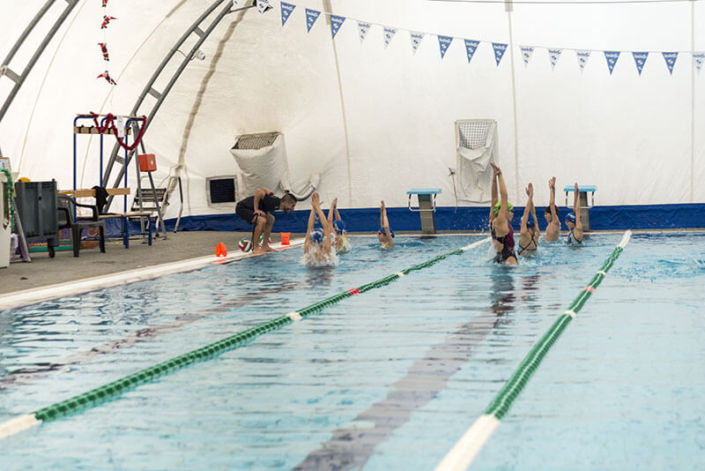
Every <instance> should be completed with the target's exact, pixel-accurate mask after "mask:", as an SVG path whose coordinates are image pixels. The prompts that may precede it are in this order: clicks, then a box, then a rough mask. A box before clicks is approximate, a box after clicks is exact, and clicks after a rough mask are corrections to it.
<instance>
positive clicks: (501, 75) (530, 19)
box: [0, 0, 705, 214]
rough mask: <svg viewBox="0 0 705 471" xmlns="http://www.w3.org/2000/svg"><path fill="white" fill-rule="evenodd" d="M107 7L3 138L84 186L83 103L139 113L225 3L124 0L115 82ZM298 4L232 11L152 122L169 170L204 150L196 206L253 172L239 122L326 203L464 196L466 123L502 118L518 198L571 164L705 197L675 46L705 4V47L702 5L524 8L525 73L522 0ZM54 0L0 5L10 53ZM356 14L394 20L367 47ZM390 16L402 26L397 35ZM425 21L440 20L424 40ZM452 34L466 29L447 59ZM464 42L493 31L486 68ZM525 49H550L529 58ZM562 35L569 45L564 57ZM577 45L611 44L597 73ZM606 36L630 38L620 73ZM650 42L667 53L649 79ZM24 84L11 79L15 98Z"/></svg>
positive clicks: (618, 188) (641, 186)
mask: <svg viewBox="0 0 705 471" xmlns="http://www.w3.org/2000/svg"><path fill="white" fill-rule="evenodd" d="M98 3H99V2H85V1H84V2H81V4H80V5H79V6H78V7H77V8H76V10H77V11H76V12H75V14H74V15H72V18H71V19H70V22H71V24H70V25H67V27H66V28H64V29H63V30H62V31H60V32H59V34H58V35H57V37H56V38H55V40H54V41H53V42H52V44H51V46H50V47H49V48H48V49H47V51H46V53H45V54H44V56H43V57H42V60H41V61H40V63H39V64H38V65H37V67H36V69H35V70H34V71H33V73H32V75H31V79H30V80H29V81H28V82H27V84H26V85H25V87H24V88H23V90H22V92H21V94H20V96H18V98H17V99H16V100H15V103H14V104H13V106H12V108H11V109H10V112H9V113H8V115H7V116H6V118H5V119H4V120H3V122H2V123H0V147H2V149H3V151H4V153H5V154H7V155H9V156H11V157H12V159H13V165H15V167H19V169H20V171H21V173H22V174H23V175H26V176H28V177H30V178H32V179H34V180H40V179H46V178H52V177H53V178H56V179H57V180H59V185H60V186H62V187H69V186H70V185H71V152H72V151H71V149H72V147H71V146H72V134H71V121H72V119H73V115H74V114H75V113H79V112H80V113H84V112H87V111H97V112H108V111H110V112H113V113H123V114H126V113H128V112H129V111H130V108H131V107H132V105H133V103H134V102H135V100H136V98H137V96H138V94H139V92H140V91H141V89H142V87H143V86H144V84H145V83H146V82H147V80H148V79H149V77H150V76H151V74H152V71H153V68H154V67H155V66H156V64H158V63H159V62H160V61H161V59H162V57H163V55H164V54H165V53H166V52H167V51H168V49H169V48H170V47H171V46H172V44H173V43H174V42H175V41H176V39H177V38H178V37H179V36H180V35H181V33H182V32H183V30H184V29H185V28H186V27H187V26H188V25H190V24H191V22H192V21H193V20H194V19H195V18H196V17H197V16H198V15H199V14H200V12H201V11H203V9H205V7H206V6H207V5H209V4H210V3H211V2H209V1H205V0H189V1H187V2H184V1H177V0H169V1H163V0H160V1H156V0H153V1H138V0H120V1H119V2H118V1H114V2H111V4H110V5H111V11H112V14H113V16H117V17H118V21H116V22H114V23H113V24H111V28H110V29H109V31H108V33H107V34H108V36H107V37H108V40H109V46H110V52H111V62H110V64H109V66H110V71H111V74H112V75H114V76H115V77H116V79H117V80H118V86H117V87H115V89H114V91H113V93H112V94H111V93H109V92H110V91H111V90H110V87H109V86H107V84H105V83H104V82H101V81H99V80H96V79H95V76H96V75H98V74H99V73H101V72H102V71H103V69H104V66H103V63H102V61H101V60H100V59H101V58H100V53H99V49H98V46H97V45H96V44H95V43H96V42H98V41H100V40H102V38H103V33H101V32H100V30H99V20H100V17H101V15H102V11H101V8H100V7H99V6H98ZM291 3H294V4H296V5H297V7H296V9H295V10H294V13H293V14H292V16H291V18H290V19H289V20H288V22H287V23H286V25H285V26H284V27H283V28H282V26H281V17H280V12H279V8H278V3H277V4H276V5H277V7H276V8H275V9H274V10H273V11H270V12H268V13H267V14H265V15H261V16H260V15H258V14H257V13H256V12H255V11H254V10H249V11H248V12H247V13H246V14H244V15H243V16H242V18H241V21H239V23H237V24H236V25H235V24H234V22H237V21H238V16H237V15H235V14H233V15H231V16H229V17H227V19H226V20H224V21H223V23H222V24H221V25H220V26H219V28H218V29H217V30H216V31H215V32H214V33H213V34H212V35H211V37H210V38H209V39H208V40H207V42H206V44H205V45H204V47H203V51H204V52H205V53H206V55H207V58H206V60H204V61H198V60H194V61H192V62H191V64H190V65H189V67H188V68H187V69H186V71H185V73H184V74H183V75H182V77H181V79H180V80H179V82H177V85H176V87H175V88H174V90H173V91H172V93H171V94H170V95H169V98H168V99H167V100H166V102H165V104H164V106H163V107H162V109H161V111H160V112H159V114H158V115H157V118H156V120H155V122H154V123H153V124H152V127H151V128H150V130H149V131H148V134H147V137H146V143H147V147H148V151H151V152H155V153H156V154H157V155H158V159H159V166H160V174H159V175H158V178H157V180H160V179H161V178H162V177H163V176H164V175H165V174H166V173H167V172H168V170H169V168H170V167H171V166H173V165H176V164H177V163H178V162H179V159H180V158H181V159H182V160H183V162H184V164H185V174H186V175H188V177H189V178H188V180H187V182H186V183H187V185H186V187H187V189H188V201H187V203H188V204H187V209H186V212H185V214H204V213H212V212H214V210H213V209H211V208H208V207H207V205H206V204H205V195H204V191H203V190H204V188H205V181H204V178H205V177H207V176H212V175H228V174H233V173H235V172H236V171H237V167H236V165H235V162H234V159H233V158H232V157H231V155H230V153H229V148H230V146H231V145H232V143H233V142H234V138H235V136H236V135H238V134H242V133H252V132H263V131H270V130H279V131H282V132H283V133H284V134H285V136H286V143H287V150H288V156H289V164H290V167H291V172H292V177H293V179H294V181H295V182H298V183H300V184H303V183H305V182H306V181H307V179H308V176H309V175H310V174H311V173H321V174H322V183H321V187H320V191H321V193H322V196H323V199H324V200H326V201H328V200H329V199H330V198H332V197H333V196H339V197H340V203H341V205H342V206H343V207H351V206H352V207H370V206H376V205H377V204H379V200H380V199H385V200H386V201H387V204H388V205H390V206H403V205H405V204H406V195H405V192H406V190H407V189H409V188H411V187H419V186H425V187H441V188H442V189H443V194H442V196H441V199H440V204H441V205H453V204H455V200H454V198H453V186H452V182H451V180H450V178H449V176H448V167H455V166H456V163H455V139H454V134H453V122H454V121H455V120H457V119H463V118H494V119H496V120H497V121H498V123H499V151H500V163H501V164H502V166H503V169H504V172H505V175H506V176H507V177H508V178H507V180H508V186H509V193H510V198H511V199H512V200H514V201H515V202H517V204H523V201H524V198H523V188H524V186H525V185H526V183H527V182H528V181H533V182H534V184H535V186H536V188H537V192H536V193H537V196H536V199H537V203H538V204H544V203H545V202H546V201H547V199H548V194H547V187H546V181H547V180H548V178H549V177H550V176H551V175H556V176H557V177H558V181H559V186H560V187H561V188H562V186H563V185H566V184H571V183H572V182H574V181H576V180H577V181H578V182H581V183H585V184H595V185H597V186H598V192H597V194H596V201H597V203H598V204H654V203H687V202H705V189H704V188H703V186H702V185H701V184H699V182H702V181H703V179H704V178H705V133H703V132H702V131H700V129H702V128H703V125H705V70H703V71H701V72H700V73H699V74H697V73H693V70H692V65H691V55H690V54H686V53H684V52H681V54H680V55H679V57H678V61H677V63H676V66H675V69H674V70H673V74H672V75H669V73H668V70H667V68H666V65H665V62H664V59H663V57H661V51H690V49H691V21H692V20H693V19H694V21H695V25H696V28H700V29H698V30H696V32H695V50H696V51H697V50H701V51H702V50H705V33H704V32H703V31H702V27H701V26H700V25H703V24H705V22H704V20H705V6H703V4H702V3H696V4H690V3H689V2H681V3H678V2H676V3H660V4H651V5H645V4H622V5H614V4H613V5H584V4H575V5H516V6H515V9H514V12H513V13H512V14H511V23H512V32H513V44H514V51H513V52H514V57H513V60H514V69H515V70H514V80H512V55H511V54H510V51H509V50H508V51H507V52H506V54H505V56H504V58H503V59H502V62H501V64H500V65H499V67H497V66H496V65H495V62H494V57H493V52H492V47H491V45H490V44H489V42H490V41H496V42H505V43H507V42H509V21H508V20H509V16H508V14H507V13H506V12H505V10H504V6H503V5H499V4H485V5H480V4H469V3H462V2H431V1H424V0H388V1H386V2H380V1H379V0H356V1H354V2H353V1H346V2H343V1H339V2H332V3H333V7H332V12H333V13H334V14H338V15H341V16H345V17H347V18H348V19H347V20H346V22H345V23H344V25H343V27H342V29H341V30H340V31H339V33H338V35H337V36H336V38H335V40H334V41H333V40H332V39H331V34H330V27H329V26H328V24H327V22H326V20H327V18H326V17H324V16H323V15H322V16H321V17H320V18H319V19H318V21H317V22H316V24H315V26H314V27H313V29H312V30H311V32H310V33H307V32H306V27H305V14H304V9H305V7H309V8H314V9H317V10H323V9H324V4H323V2H322V1H321V0H301V1H298V2H297V1H292V2H291ZM41 4H43V0H42V1H36V0H33V1H31V2H3V3H2V4H0V14H2V16H3V17H5V15H6V14H9V15H11V16H12V17H13V18H18V20H17V21H16V22H14V23H13V24H12V28H9V29H7V30H3V31H0V57H4V56H5V54H6V52H7V50H8V49H9V47H10V46H11V44H12V43H13V42H14V39H15V38H16V37H17V35H18V34H19V31H20V30H21V28H18V24H21V23H22V21H20V18H28V16H30V15H31V14H33V12H34V10H35V9H36V8H38V7H39V6H40V5H41ZM28 12H29V13H28ZM356 20H364V21H368V22H371V23H373V24H374V25H373V27H372V29H371V31H370V33H369V35H368V37H367V39H366V40H365V41H364V43H362V44H361V43H360V40H359V38H358V33H357V25H356ZM25 24H26V21H25ZM382 25H386V26H393V27H397V28H398V31H397V33H396V36H395V37H394V39H393V40H392V42H391V43H390V45H389V47H387V48H385V47H384V44H383V39H382V34H383V33H382ZM22 27H23V25H22ZM409 31H424V32H427V33H429V34H427V35H426V37H425V38H424V40H423V42H422V43H421V46H420V48H419V50H418V52H417V53H416V54H415V55H414V54H413V53H412V49H411V45H410V40H409ZM435 34H441V35H447V36H453V37H454V38H455V39H454V41H453V43H452V44H451V46H450V48H449V49H448V51H447V53H446V55H445V58H444V59H442V60H441V58H440V54H439V46H438V40H437V38H436V36H435ZM463 38H468V39H476V40H481V41H483V42H482V43H481V44H480V46H479V48H478V50H477V52H476V53H475V56H474V57H473V59H472V62H471V63H470V64H468V62H467V59H466V55H465V47H464V45H463V41H462V39H463ZM520 45H533V46H536V49H535V51H534V55H533V57H532V59H531V62H530V63H529V64H528V66H525V65H524V64H523V62H522V59H521V54H520V50H519V46H520ZM547 47H556V48H564V50H563V52H562V55H561V57H560V59H559V61H558V63H557V65H556V67H555V69H554V70H552V69H551V66H550V64H549V60H548V54H547V50H546V48H547ZM568 48H571V49H568ZM573 49H590V50H592V53H591V57H590V59H589V61H588V63H587V65H586V67H585V70H584V71H582V72H581V71H580V69H579V67H578V65H577V59H576V56H575V51H574V50H573ZM602 50H620V51H622V54H621V56H620V58H619V61H618V63H617V65H616V67H615V69H614V72H613V73H612V75H610V74H609V72H608V69H607V66H606V63H605V58H604V55H603V53H602ZM632 50H635V51H652V52H651V54H650V56H649V58H648V60H647V62H646V65H645V67H644V70H643V72H642V74H641V76H639V75H638V74H637V70H636V67H635V65H634V59H633V58H632V56H631V51H632ZM7 82H9V81H8V80H7V79H0V93H2V92H3V90H5V88H1V87H7ZM513 84H514V85H513ZM513 86H514V90H515V97H516V98H515V100H516V120H515V115H514V104H515V101H514V95H513V92H512V90H513ZM4 96H5V95H4V94H0V99H2V98H4ZM146 110H148V108H146V109H145V111H146ZM693 118H694V120H693ZM515 131H516V139H515ZM693 131H694V133H693ZM691 138H692V141H691ZM106 142H110V141H106ZM111 144H112V143H111ZM96 145H97V140H96V139H95V138H94V139H92V140H91V139H89V138H87V137H82V138H81V146H80V152H79V160H80V162H79V182H80V183H79V185H80V186H92V185H94V184H96V183H97V167H96V163H95V160H96V156H97V152H98V151H97V147H96ZM691 160H692V164H693V168H694V174H693V181H694V183H695V185H694V186H693V187H691ZM348 166H349V170H350V171H349V173H348ZM349 183H351V186H349ZM691 190H692V196H691ZM559 195H560V197H559V201H562V200H563V197H562V193H560V194H559ZM228 211H232V209H228Z"/></svg>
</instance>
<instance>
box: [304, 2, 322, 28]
mask: <svg viewBox="0 0 705 471" xmlns="http://www.w3.org/2000/svg"><path fill="white" fill-rule="evenodd" d="M320 14H321V12H320V11H318V10H311V9H310V8H307V9H306V31H307V32H309V33H310V32H311V28H313V25H314V24H315V23H316V20H317V19H318V15H320Z"/></svg>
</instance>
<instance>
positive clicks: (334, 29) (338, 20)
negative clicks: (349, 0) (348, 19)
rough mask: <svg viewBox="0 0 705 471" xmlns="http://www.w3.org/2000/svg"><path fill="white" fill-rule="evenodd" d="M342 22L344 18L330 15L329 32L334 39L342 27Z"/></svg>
mask: <svg viewBox="0 0 705 471" xmlns="http://www.w3.org/2000/svg"><path fill="white" fill-rule="evenodd" d="M344 22H345V17H344V16H338V15H330V32H331V34H332V35H333V37H334V38H335V35H336V34H338V31H339V30H340V27H341V26H343V23H344Z"/></svg>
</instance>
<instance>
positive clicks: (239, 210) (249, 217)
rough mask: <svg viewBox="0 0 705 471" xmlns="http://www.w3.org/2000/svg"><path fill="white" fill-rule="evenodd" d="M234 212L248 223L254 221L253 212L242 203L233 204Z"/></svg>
mask: <svg viewBox="0 0 705 471" xmlns="http://www.w3.org/2000/svg"><path fill="white" fill-rule="evenodd" d="M235 214H237V215H238V216H240V217H241V218H242V219H244V220H245V221H247V222H248V223H249V224H254V223H255V216H256V214H255V212H254V210H252V209H250V208H246V207H245V206H243V205H242V204H240V203H238V204H236V205H235Z"/></svg>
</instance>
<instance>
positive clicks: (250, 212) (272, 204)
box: [235, 195, 281, 223]
mask: <svg viewBox="0 0 705 471" xmlns="http://www.w3.org/2000/svg"><path fill="white" fill-rule="evenodd" d="M280 202H281V198H277V197H276V196H273V195H265V197H264V198H262V199H261V200H259V208H257V209H259V210H261V211H264V212H265V213H271V212H272V211H274V210H276V209H279V203H280ZM235 213H236V214H237V215H238V216H240V217H241V218H242V219H244V220H245V221H247V222H249V223H254V222H255V197H254V196H250V197H249V198H245V199H244V200H242V201H240V202H238V203H237V205H236V206H235Z"/></svg>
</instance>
